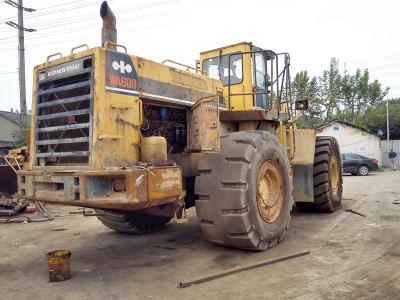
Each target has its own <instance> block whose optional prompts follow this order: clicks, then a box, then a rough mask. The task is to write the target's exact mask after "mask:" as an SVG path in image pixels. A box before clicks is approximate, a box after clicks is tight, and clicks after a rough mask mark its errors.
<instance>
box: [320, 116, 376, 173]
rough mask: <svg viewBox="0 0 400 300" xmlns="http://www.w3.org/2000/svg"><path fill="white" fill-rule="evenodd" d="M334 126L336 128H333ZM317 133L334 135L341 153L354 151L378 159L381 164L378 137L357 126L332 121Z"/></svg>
mask: <svg viewBox="0 0 400 300" xmlns="http://www.w3.org/2000/svg"><path fill="white" fill-rule="evenodd" d="M335 128H336V129H337V128H338V130H335ZM318 135H328V136H333V137H335V138H336V139H337V140H338V142H339V145H340V151H341V152H342V153H349V152H351V153H356V154H360V155H363V156H367V157H370V158H375V159H377V160H379V165H381V161H382V158H381V146H380V140H379V137H378V136H376V135H374V134H369V133H367V132H365V131H363V130H360V129H358V128H354V127H352V126H349V125H346V124H342V123H333V124H331V125H329V126H327V127H324V128H323V129H322V132H321V133H318Z"/></svg>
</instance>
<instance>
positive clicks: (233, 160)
mask: <svg viewBox="0 0 400 300" xmlns="http://www.w3.org/2000/svg"><path fill="white" fill-rule="evenodd" d="M267 161H272V162H273V163H274V164H275V165H276V167H277V170H279V173H280V174H281V179H282V180H281V181H282V186H281V187H280V188H279V190H280V192H279V193H278V194H279V195H280V196H281V197H282V198H283V200H282V207H281V210H280V213H279V216H277V219H276V220H275V221H273V222H269V223H268V222H267V221H265V220H264V219H263V217H262V216H261V214H260V212H259V209H258V205H257V200H256V199H257V198H256V197H257V195H258V194H257V187H256V185H257V178H258V173H259V170H260V168H261V166H262V165H263V164H264V163H265V162H267ZM198 170H199V172H200V176H198V177H197V178H196V185H195V192H196V194H197V195H198V197H199V199H198V200H196V211H197V216H198V218H199V219H200V226H201V229H202V231H203V233H204V235H205V236H206V238H207V239H208V240H209V241H211V242H214V243H216V244H218V245H223V246H228V247H234V248H241V249H249V250H265V249H267V248H269V247H271V246H273V245H275V244H277V243H279V242H280V241H281V240H282V239H283V238H284V235H285V232H286V231H287V229H288V227H289V223H290V212H291V210H292V206H293V196H292V179H291V176H290V166H289V162H288V159H287V154H286V151H285V149H284V148H283V147H282V145H280V144H279V141H278V139H277V138H276V137H275V136H274V135H272V134H270V133H268V132H263V131H248V132H235V133H231V134H228V135H225V136H222V137H221V151H220V153H213V154H211V153H209V154H205V155H204V156H203V157H202V158H201V160H200V162H199V167H198ZM282 194H283V195H282Z"/></svg>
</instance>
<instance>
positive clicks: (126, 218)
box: [96, 210, 171, 234]
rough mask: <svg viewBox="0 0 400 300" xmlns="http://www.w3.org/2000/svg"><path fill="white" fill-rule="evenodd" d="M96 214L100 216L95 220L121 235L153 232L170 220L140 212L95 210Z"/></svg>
mask: <svg viewBox="0 0 400 300" xmlns="http://www.w3.org/2000/svg"><path fill="white" fill-rule="evenodd" d="M96 212H97V213H98V214H102V215H99V216H97V218H98V219H99V220H100V221H101V223H103V225H105V226H107V227H108V228H110V229H112V230H115V231H118V232H123V233H135V234H145V233H151V232H155V231H158V230H160V229H162V228H163V227H164V226H165V224H167V223H168V222H169V221H170V220H171V218H166V217H159V216H152V215H147V214H143V213H140V212H122V211H115V210H96ZM103 213H104V214H103Z"/></svg>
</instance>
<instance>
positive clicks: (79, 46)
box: [71, 44, 89, 54]
mask: <svg viewBox="0 0 400 300" xmlns="http://www.w3.org/2000/svg"><path fill="white" fill-rule="evenodd" d="M83 47H86V49H85V50H89V46H88V45H87V44H82V45H78V46H76V47H74V48H72V49H71V54H74V51H75V50H76V49H79V48H83Z"/></svg>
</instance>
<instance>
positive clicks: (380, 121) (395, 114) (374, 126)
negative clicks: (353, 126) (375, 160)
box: [358, 99, 400, 140]
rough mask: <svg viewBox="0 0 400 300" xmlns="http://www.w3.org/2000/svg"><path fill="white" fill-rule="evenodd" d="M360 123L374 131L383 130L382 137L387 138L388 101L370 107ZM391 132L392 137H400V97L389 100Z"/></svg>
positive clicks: (394, 138) (395, 138)
mask: <svg viewBox="0 0 400 300" xmlns="http://www.w3.org/2000/svg"><path fill="white" fill-rule="evenodd" d="M358 123H359V125H360V126H363V127H365V128H367V129H368V130H369V131H371V132H373V133H378V131H379V130H382V132H383V135H382V139H386V132H387V129H386V101H384V102H382V103H379V104H378V105H376V106H375V107H370V108H369V109H368V110H367V111H366V112H365V114H364V115H363V116H362V117H361V118H360V119H359V120H358ZM389 133H390V139H393V140H397V139H400V99H391V100H389Z"/></svg>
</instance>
